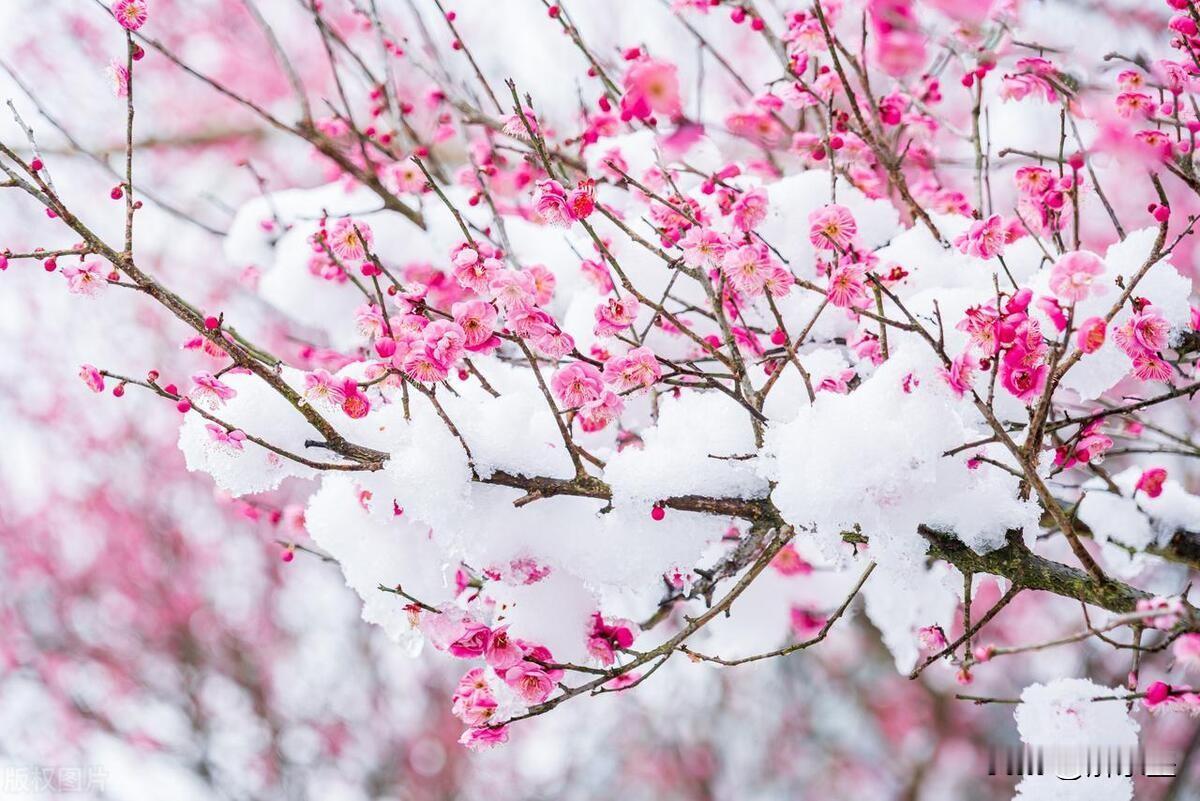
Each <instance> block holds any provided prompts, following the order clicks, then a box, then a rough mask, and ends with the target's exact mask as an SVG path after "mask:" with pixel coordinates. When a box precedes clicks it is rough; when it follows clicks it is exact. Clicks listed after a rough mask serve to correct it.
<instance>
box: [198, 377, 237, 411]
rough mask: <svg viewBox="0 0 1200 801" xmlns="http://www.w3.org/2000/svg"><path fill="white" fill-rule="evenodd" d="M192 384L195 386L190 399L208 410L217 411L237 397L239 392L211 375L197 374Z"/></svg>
mask: <svg viewBox="0 0 1200 801" xmlns="http://www.w3.org/2000/svg"><path fill="white" fill-rule="evenodd" d="M192 383H193V384H194V386H193V387H192V391H191V392H190V393H188V397H189V398H191V400H192V403H195V404H196V405H197V406H203V407H204V408H206V409H216V408H218V407H220V406H222V405H224V403H225V401H227V400H230V399H232V398H234V397H236V396H237V390H235V389H234V388H233V387H231V386H229V385H228V384H226V383H224V382H223V381H221V380H220V379H219V378H215V377H214V376H213V375H212V374H211V373H196V374H195V375H193V376H192Z"/></svg>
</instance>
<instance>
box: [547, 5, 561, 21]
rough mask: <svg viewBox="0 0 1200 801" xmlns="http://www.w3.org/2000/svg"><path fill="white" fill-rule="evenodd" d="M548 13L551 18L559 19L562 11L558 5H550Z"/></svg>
mask: <svg viewBox="0 0 1200 801" xmlns="http://www.w3.org/2000/svg"><path fill="white" fill-rule="evenodd" d="M546 13H547V14H549V15H550V19H558V15H559V13H561V11H560V9H559V7H558V6H550V8H548V9H546Z"/></svg>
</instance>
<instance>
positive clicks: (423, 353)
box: [400, 345, 450, 384]
mask: <svg viewBox="0 0 1200 801" xmlns="http://www.w3.org/2000/svg"><path fill="white" fill-rule="evenodd" d="M400 369H401V370H402V371H404V374H405V375H407V376H408V377H409V378H411V379H413V380H414V381H420V382H422V383H425V384H436V383H437V382H439V381H445V380H446V377H447V376H448V375H449V374H450V365H448V364H446V363H445V362H444V361H442V360H441V359H439V358H437V357H436V356H434V354H433V353H432V352H431V350H430V348H429V346H428V345H422V346H418V347H415V348H413V349H412V350H410V351H409V352H408V353H407V354H406V355H405V356H404V359H403V360H402V361H401V363H400Z"/></svg>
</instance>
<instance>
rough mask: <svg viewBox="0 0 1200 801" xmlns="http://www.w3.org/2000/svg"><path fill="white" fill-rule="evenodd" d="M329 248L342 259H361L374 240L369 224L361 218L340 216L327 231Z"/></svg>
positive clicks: (364, 256) (365, 255)
mask: <svg viewBox="0 0 1200 801" xmlns="http://www.w3.org/2000/svg"><path fill="white" fill-rule="evenodd" d="M328 241H329V248H330V249H331V250H332V251H333V252H334V255H336V256H337V257H338V258H339V259H341V260H342V261H362V260H363V259H365V258H366V257H367V249H368V248H370V247H371V244H372V243H373V242H374V241H375V235H374V234H373V233H371V226H369V225H367V224H366V223H365V222H363V221H362V220H355V219H352V218H350V217H342V218H341V219H340V220H338V221H337V222H336V223H334V225H333V228H332V229H331V230H330V231H329V240H328Z"/></svg>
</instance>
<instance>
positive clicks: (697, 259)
mask: <svg viewBox="0 0 1200 801" xmlns="http://www.w3.org/2000/svg"><path fill="white" fill-rule="evenodd" d="M679 247H680V248H682V249H683V263H684V264H686V265H687V266H688V267H691V268H693V269H698V270H706V269H709V268H711V267H715V266H717V264H719V263H720V262H721V259H722V257H724V255H725V253H726V251H728V250H729V242H728V241H727V240H726V239H725V237H724V236H722V235H721V234H719V233H717V232H716V231H714V230H712V229H711V228H703V227H701V226H699V225H694V226H692V227H691V228H689V229H688V231H687V233H686V234H684V235H683V239H681V240H679Z"/></svg>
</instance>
